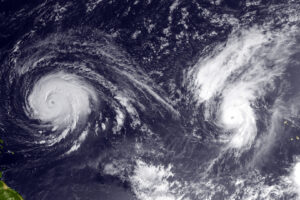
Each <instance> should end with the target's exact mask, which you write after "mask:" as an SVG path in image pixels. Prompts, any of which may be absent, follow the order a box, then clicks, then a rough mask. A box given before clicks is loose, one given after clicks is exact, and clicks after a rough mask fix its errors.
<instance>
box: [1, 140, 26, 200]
mask: <svg viewBox="0 0 300 200" xmlns="http://www.w3.org/2000/svg"><path fill="white" fill-rule="evenodd" d="M3 143H4V142H3V140H2V139H0V150H3ZM0 153H2V152H1V151H0ZM1 179H2V172H1V171H0V200H24V199H23V198H22V197H21V195H20V194H19V193H18V192H16V191H15V190H13V189H11V188H10V187H8V186H7V185H6V184H5V183H4V181H3V180H1Z"/></svg>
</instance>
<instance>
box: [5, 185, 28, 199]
mask: <svg viewBox="0 0 300 200" xmlns="http://www.w3.org/2000/svg"><path fill="white" fill-rule="evenodd" d="M0 200H24V199H23V198H22V197H21V196H20V195H19V193H18V192H16V191H15V190H13V189H11V188H9V187H8V186H7V185H6V184H5V183H4V182H3V181H0Z"/></svg>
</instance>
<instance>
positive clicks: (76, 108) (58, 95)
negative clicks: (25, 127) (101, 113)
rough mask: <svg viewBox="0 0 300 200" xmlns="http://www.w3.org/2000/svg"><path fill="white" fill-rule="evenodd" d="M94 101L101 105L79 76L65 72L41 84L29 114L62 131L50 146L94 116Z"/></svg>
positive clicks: (30, 98) (32, 97)
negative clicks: (92, 105)
mask: <svg viewBox="0 0 300 200" xmlns="http://www.w3.org/2000/svg"><path fill="white" fill-rule="evenodd" d="M91 101H92V102H97V96H96V93H95V91H94V89H93V88H92V87H91V86H90V85H89V84H87V83H85V82H84V81H83V80H81V79H80V78H79V77H78V76H76V75H74V74H68V73H65V72H57V73H53V74H49V75H46V76H44V77H42V78H41V79H40V80H38V81H37V82H36V83H35V85H34V87H33V89H32V91H31V93H30V95H29V96H28V102H27V107H28V109H27V110H28V114H29V116H30V117H32V118H34V119H38V120H40V121H41V122H43V123H46V124H50V125H51V126H52V131H56V130H58V131H61V132H62V134H61V135H60V136H59V137H56V138H53V140H51V141H50V144H54V143H56V142H59V141H60V140H62V139H63V138H65V137H66V135H67V134H68V133H69V132H70V131H73V130H74V129H75V128H76V125H77V123H78V122H80V121H85V119H86V118H87V116H88V115H89V114H90V113H91Z"/></svg>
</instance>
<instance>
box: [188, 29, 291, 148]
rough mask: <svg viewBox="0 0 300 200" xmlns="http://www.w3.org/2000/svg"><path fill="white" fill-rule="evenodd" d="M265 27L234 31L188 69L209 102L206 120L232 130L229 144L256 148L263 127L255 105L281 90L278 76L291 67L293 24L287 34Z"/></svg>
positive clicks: (198, 94)
mask: <svg viewBox="0 0 300 200" xmlns="http://www.w3.org/2000/svg"><path fill="white" fill-rule="evenodd" d="M265 29H266V28H258V27H253V28H250V29H246V30H243V31H241V32H240V33H233V34H232V35H231V36H230V37H229V39H228V41H227V42H226V43H225V44H221V45H220V46H217V47H216V48H215V50H214V51H213V52H212V53H211V55H209V56H207V57H206V58H204V59H200V61H199V62H198V63H197V64H196V65H195V66H194V68H193V69H192V70H190V72H189V74H188V77H193V78H192V83H191V86H190V90H191V91H192V92H193V95H194V97H195V99H196V100H197V102H198V103H199V104H204V106H205V109H204V117H205V119H206V120H209V121H214V122H215V124H216V125H217V126H219V127H220V128H222V130H224V132H230V133H231V134H230V137H229V143H228V147H230V148H235V149H241V148H246V149H248V148H250V147H251V145H252V144H253V142H254V140H255V138H256V136H257V132H258V128H257V121H258V120H259V117H258V115H257V112H259V110H258V109H256V104H257V102H258V101H259V100H263V99H264V97H265V96H266V95H268V94H269V93H272V92H274V91H276V87H277V86H276V80H279V79H281V77H282V76H283V75H284V74H285V71H286V68H287V66H288V64H287V63H288V62H289V57H290V55H291V50H290V49H291V48H290V47H291V45H292V44H294V41H293V37H291V36H292V35H293V29H288V31H287V32H286V33H284V32H276V31H266V30H265ZM275 98H277V97H275Z"/></svg>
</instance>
